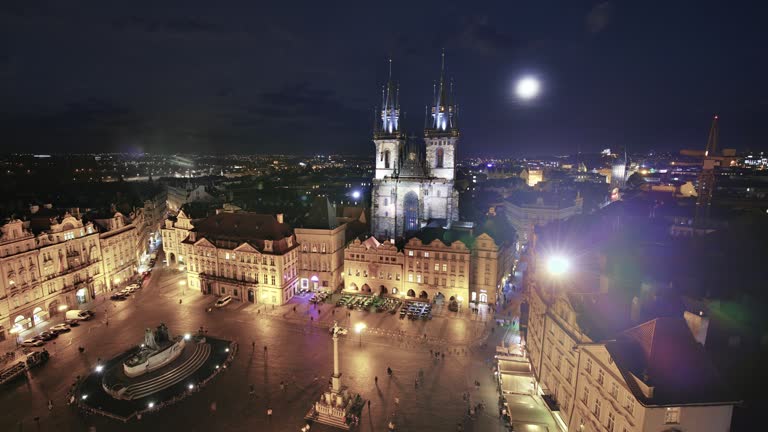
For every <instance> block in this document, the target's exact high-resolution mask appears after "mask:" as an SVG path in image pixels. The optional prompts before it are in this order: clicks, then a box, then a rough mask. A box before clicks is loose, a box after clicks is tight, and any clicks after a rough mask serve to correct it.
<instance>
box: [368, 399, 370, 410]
mask: <svg viewBox="0 0 768 432" xmlns="http://www.w3.org/2000/svg"><path fill="white" fill-rule="evenodd" d="M370 409H371V400H370V399H368V410H370Z"/></svg>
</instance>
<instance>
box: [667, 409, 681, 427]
mask: <svg viewBox="0 0 768 432" xmlns="http://www.w3.org/2000/svg"><path fill="white" fill-rule="evenodd" d="M664 423H665V424H679V423H680V408H667V411H666V412H665V413H664Z"/></svg>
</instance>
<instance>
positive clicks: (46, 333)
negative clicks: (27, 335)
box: [40, 330, 59, 342]
mask: <svg viewBox="0 0 768 432" xmlns="http://www.w3.org/2000/svg"><path fill="white" fill-rule="evenodd" d="M40 337H41V338H43V340H44V341H46V342H48V341H49V340H52V339H56V338H57V337H59V334H58V333H54V332H51V331H47V330H46V331H44V332H42V333H40Z"/></svg>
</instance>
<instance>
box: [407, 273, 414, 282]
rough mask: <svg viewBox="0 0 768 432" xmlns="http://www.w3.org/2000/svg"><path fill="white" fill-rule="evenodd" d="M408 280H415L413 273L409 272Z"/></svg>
mask: <svg viewBox="0 0 768 432" xmlns="http://www.w3.org/2000/svg"><path fill="white" fill-rule="evenodd" d="M408 282H413V273H408Z"/></svg>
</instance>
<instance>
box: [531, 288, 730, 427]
mask: <svg viewBox="0 0 768 432" xmlns="http://www.w3.org/2000/svg"><path fill="white" fill-rule="evenodd" d="M537 276H541V275H537ZM532 280H533V282H532V283H531V284H530V285H529V287H528V294H529V295H528V304H529V306H530V311H529V320H528V331H527V335H526V348H527V352H528V354H529V357H530V361H531V365H532V367H533V369H534V374H535V376H536V379H537V380H538V383H539V388H538V391H539V392H540V393H541V394H546V395H549V400H550V401H552V402H551V403H549V405H550V409H552V412H553V414H554V416H555V418H556V419H557V420H558V421H559V422H561V424H562V425H564V426H565V429H567V430H574V431H611V432H655V431H683V430H691V431H694V430H695V431H704V432H715V431H727V430H729V428H730V423H731V414H732V410H733V406H734V404H736V403H738V402H737V401H734V400H733V399H731V398H729V397H728V394H729V393H730V392H729V391H727V389H726V387H725V385H724V384H723V383H722V382H720V381H719V378H717V374H716V373H714V372H713V367H712V365H711V363H710V362H709V360H708V358H707V356H706V353H705V351H704V349H703V347H702V346H701V345H700V343H701V342H703V339H702V338H701V337H700V336H701V332H700V331H699V330H700V329H701V328H702V327H705V326H702V320H705V319H706V318H702V317H699V316H698V315H694V314H690V313H686V316H685V319H684V318H683V317H675V318H670V317H665V318H657V319H653V320H650V321H646V322H639V323H638V322H634V323H633V322H632V321H631V320H630V319H629V318H630V316H631V312H630V306H629V305H624V306H625V307H621V304H620V303H618V302H617V301H615V298H614V297H612V296H611V295H610V293H607V292H592V293H584V294H576V293H568V291H571V290H572V289H573V287H572V286H571V285H568V286H569V289H568V290H565V291H563V290H557V291H554V292H555V293H556V294H554V295H553V291H552V290H550V289H549V287H550V284H551V283H552V281H548V280H542V279H539V278H537V277H536V276H534V277H533V278H532ZM622 314H624V318H626V319H625V320H621V319H618V318H617V317H620V316H621V315H622Z"/></svg>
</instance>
